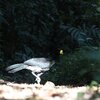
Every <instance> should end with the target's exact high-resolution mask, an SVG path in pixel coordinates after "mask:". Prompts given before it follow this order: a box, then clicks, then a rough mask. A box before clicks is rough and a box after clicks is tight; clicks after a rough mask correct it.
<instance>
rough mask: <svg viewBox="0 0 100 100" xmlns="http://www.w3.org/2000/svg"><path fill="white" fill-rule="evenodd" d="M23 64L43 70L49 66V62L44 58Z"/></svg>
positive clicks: (33, 59)
mask: <svg viewBox="0 0 100 100" xmlns="http://www.w3.org/2000/svg"><path fill="white" fill-rule="evenodd" d="M24 64H26V65H30V66H38V67H41V68H45V67H49V66H50V61H47V60H46V58H32V59H29V60H27V61H25V62H24Z"/></svg>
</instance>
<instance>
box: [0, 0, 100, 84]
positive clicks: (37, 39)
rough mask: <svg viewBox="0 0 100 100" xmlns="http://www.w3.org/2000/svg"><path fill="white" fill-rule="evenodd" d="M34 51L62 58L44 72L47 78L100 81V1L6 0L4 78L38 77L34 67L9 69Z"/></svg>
mask: <svg viewBox="0 0 100 100" xmlns="http://www.w3.org/2000/svg"><path fill="white" fill-rule="evenodd" d="M61 50H63V54H60V51H61ZM32 57H49V58H51V59H53V60H55V61H56V64H55V65H54V66H53V67H52V68H51V69H50V71H48V72H45V74H44V75H42V77H41V78H42V83H45V82H46V81H47V80H49V81H52V82H54V83H55V84H59V85H60V84H73V85H85V84H90V83H91V82H92V81H96V82H98V83H99V82H100V67H99V66H100V1H99V0H20V1H19V0H0V69H1V70H0V78H1V79H5V80H9V81H14V82H18V83H32V82H34V77H33V76H32V75H31V73H30V72H29V71H26V70H23V71H20V72H17V73H14V74H8V73H7V72H6V71H5V68H6V67H7V66H9V65H11V64H14V63H20V62H23V61H25V60H27V59H30V58H32Z"/></svg>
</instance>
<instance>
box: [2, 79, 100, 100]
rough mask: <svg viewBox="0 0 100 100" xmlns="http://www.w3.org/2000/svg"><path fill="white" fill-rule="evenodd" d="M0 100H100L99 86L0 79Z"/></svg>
mask: <svg viewBox="0 0 100 100" xmlns="http://www.w3.org/2000/svg"><path fill="white" fill-rule="evenodd" d="M0 100H100V87H89V86H82V87H72V86H55V84H54V83H52V82H49V81H47V82H46V83H45V84H44V85H42V84H18V83H13V82H8V81H4V80H0Z"/></svg>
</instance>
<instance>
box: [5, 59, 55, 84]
mask: <svg viewBox="0 0 100 100" xmlns="http://www.w3.org/2000/svg"><path fill="white" fill-rule="evenodd" d="M54 64H55V62H54V61H50V60H48V59H47V58H32V59H29V60H26V61H25V62H24V63H19V64H14V65H11V66H8V67H7V68H6V70H7V71H8V73H15V72H18V71H20V70H23V69H28V70H31V71H32V74H33V75H34V76H35V77H36V81H37V83H38V84H40V81H41V78H40V76H41V75H42V74H43V72H45V71H48V70H49V69H50V67H52V66H53V65H54Z"/></svg>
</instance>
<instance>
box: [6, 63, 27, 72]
mask: <svg viewBox="0 0 100 100" xmlns="http://www.w3.org/2000/svg"><path fill="white" fill-rule="evenodd" d="M27 67H28V65H25V64H23V63H20V64H14V65H11V66H8V67H7V68H6V71H8V73H15V72H18V71H20V70H22V69H26V68H27Z"/></svg>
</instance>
